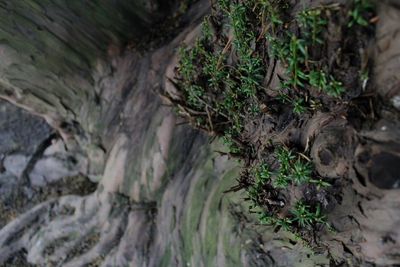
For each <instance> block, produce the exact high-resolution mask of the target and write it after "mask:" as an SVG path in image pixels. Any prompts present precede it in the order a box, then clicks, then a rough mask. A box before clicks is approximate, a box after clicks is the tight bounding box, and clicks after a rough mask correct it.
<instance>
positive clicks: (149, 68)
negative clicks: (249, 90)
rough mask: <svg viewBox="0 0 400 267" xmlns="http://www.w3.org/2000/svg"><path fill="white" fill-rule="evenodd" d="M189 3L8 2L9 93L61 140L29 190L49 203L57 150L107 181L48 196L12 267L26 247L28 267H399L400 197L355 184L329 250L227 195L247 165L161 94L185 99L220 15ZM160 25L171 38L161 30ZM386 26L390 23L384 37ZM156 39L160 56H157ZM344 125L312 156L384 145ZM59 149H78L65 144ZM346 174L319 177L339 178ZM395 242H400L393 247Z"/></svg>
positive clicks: (6, 239) (22, 219) (3, 13)
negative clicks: (190, 51)
mask: <svg viewBox="0 0 400 267" xmlns="http://www.w3.org/2000/svg"><path fill="white" fill-rule="evenodd" d="M178 6H179V5H178V3H177V2H175V1H167V2H165V1H123V0H120V1H106V0H102V1H101V0H98V1H67V0H64V1H61V0H59V1H50V0H46V1H42V0H26V1H6V0H0V98H2V99H5V100H7V101H9V102H11V103H13V104H15V105H17V106H19V107H21V108H23V109H25V110H27V111H29V112H30V113H31V114H35V115H37V116H39V117H41V118H43V119H44V120H45V121H46V122H47V123H48V124H49V125H50V126H51V127H52V128H53V129H54V131H55V132H56V133H57V134H58V136H57V137H52V138H51V139H52V140H53V142H48V143H46V144H47V145H45V148H41V149H40V151H39V153H37V155H36V156H35V157H36V158H37V160H35V161H34V163H35V164H33V165H34V166H31V167H32V168H31V169H28V170H27V171H26V176H27V177H28V178H27V179H28V180H29V181H30V183H28V184H24V185H23V186H25V187H33V188H36V189H35V190H36V191H35V194H40V190H37V188H43V187H51V186H52V184H51V183H47V184H44V185H34V184H32V181H33V180H34V179H33V178H32V177H33V175H32V173H33V171H34V170H35V166H36V162H40V160H39V159H41V158H42V157H44V156H45V153H46V152H45V151H49V150H54V149H56V150H57V149H59V150H57V151H58V152H59V153H61V154H62V155H64V156H63V157H64V158H68V159H69V160H70V158H69V157H73V158H74V161H76V162H75V164H73V166H72V167H71V168H72V169H75V170H76V169H79V171H77V172H76V173H73V174H74V175H78V174H79V175H83V176H85V177H88V178H90V179H91V180H92V181H95V182H96V183H98V186H97V189H96V190H95V191H94V192H92V193H85V194H83V195H77V194H68V195H61V196H58V197H57V198H48V199H45V200H44V199H42V200H41V201H39V202H41V203H38V204H37V205H36V206H33V207H30V208H29V209H27V210H25V211H24V212H23V214H21V215H19V216H18V217H16V218H14V219H12V220H10V221H9V222H8V224H7V225H6V226H4V227H3V228H2V229H1V230H0V263H2V264H5V263H7V262H9V261H10V259H12V258H13V257H16V256H15V255H21V254H18V253H22V254H23V253H25V252H26V253H25V254H26V255H23V256H26V262H25V263H24V264H26V265H27V264H28V263H29V264H34V265H36V266H74V267H75V266H318V265H320V266H328V265H329V261H330V259H329V257H328V256H330V257H331V258H332V257H333V258H334V259H335V260H337V262H340V261H342V260H343V259H344V258H346V257H347V256H348V257H349V261H351V260H352V259H353V258H354V257H356V258H357V259H359V258H364V259H365V258H367V257H368V260H367V261H369V262H372V263H377V264H392V263H393V264H396V263H399V258H398V252H396V249H397V248H398V244H399V242H400V241H399V240H398V238H399V236H400V234H398V231H397V230H396V228H395V226H394V225H395V224H396V223H397V222H398V221H400V219H399V216H398V202H399V197H398V195H397V194H396V193H398V192H396V191H394V190H393V191H392V190H388V191H382V190H381V189H379V188H376V187H375V186H373V185H369V187H367V189H365V186H362V185H360V184H357V185H355V186H349V187H348V189H346V190H347V191H345V193H344V201H343V204H342V205H338V207H337V208H336V209H335V210H334V211H333V213H332V214H331V215H330V216H331V219H332V220H333V221H334V220H336V219H337V218H341V219H340V222H342V224H343V227H342V228H340V224H338V226H337V228H338V233H337V235H334V236H332V235H327V236H328V237H327V238H326V243H327V246H328V247H329V246H331V247H332V249H331V250H330V251H327V252H325V253H320V254H312V251H311V250H310V249H309V248H308V247H307V246H306V245H305V244H303V243H302V242H300V241H296V240H295V239H294V237H293V235H291V234H289V233H284V232H279V233H274V232H273V229H270V228H268V227H266V226H260V225H258V224H257V223H256V218H255V216H254V215H253V214H249V212H248V206H247V205H248V204H246V203H245V202H244V201H243V199H244V198H245V193H244V192H238V193H235V194H232V193H230V194H224V193H223V192H224V191H226V190H227V189H229V188H230V187H231V186H233V185H234V184H235V180H236V177H237V176H238V174H239V168H238V166H237V164H236V163H235V162H233V161H231V160H229V159H228V157H227V156H219V155H216V153H213V151H214V150H219V148H220V145H219V144H218V143H217V142H214V143H213V144H208V140H207V138H206V136H204V135H203V134H201V133H198V132H196V131H194V130H192V129H191V128H190V127H189V126H187V125H183V126H182V125H179V126H177V125H178V124H181V122H182V121H181V119H179V118H177V117H176V116H175V114H174V113H173V111H172V109H171V108H170V107H167V106H166V105H164V104H163V102H162V100H161V98H160V97H159V94H158V93H159V92H160V91H161V90H169V91H172V90H173V88H172V86H171V84H170V83H169V82H168V81H169V79H168V78H172V75H173V68H174V66H175V64H176V62H177V59H176V48H177V47H178V46H179V44H180V43H181V42H182V41H185V42H188V43H190V42H191V41H193V38H194V37H195V36H196V35H198V34H199V24H200V22H201V20H202V18H203V16H204V15H206V14H207V13H208V12H209V11H210V6H209V2H208V1H206V0H204V1H203V0H202V1H198V2H197V3H196V4H194V5H193V6H192V8H191V9H190V10H186V11H185V13H184V14H183V15H182V17H180V18H179V19H178V18H174V14H178V13H179V11H178V10H177V8H178ZM380 8H381V9H380V10H381V12H383V13H380V14H384V12H395V13H396V15H398V14H397V13H398V12H399V11H398V9H395V8H394V7H392V6H386V4H381V6H380ZM385 17H386V16H385ZM388 17H390V16H388ZM169 23H171V24H172V25H173V24H174V23H176V24H177V25H178V26H177V29H176V28H172V29H170V28H168V27H167V25H165V24H169ZM163 24H164V25H163ZM160 25H161V26H160ZM163 26H164V28H163ZM393 27H394V28H393V31H394V30H395V29H398V25H397V26H395V25H393ZM154 29H156V30H154ZM157 29H158V30H159V31H161V30H165V32H163V33H162V34H161V35H157V33H155V32H156V31H157ZM382 31H384V30H383V29H381V28H379V27H378V33H377V35H378V36H379V34H383V33H382ZM171 35H172V36H173V37H171ZM154 36H164V37H165V38H164V42H162V41H159V42H150V41H151V40H153V39H154V38H155V37H154ZM397 39H398V38H397ZM397 39H395V40H396V41H397ZM143 42H146V44H148V46H150V47H151V49H143V47H141V46H140V44H143ZM146 44H145V45H146ZM381 56H382V55H381V54H379V53H378V54H377V56H376V61H378V62H379V60H380V57H381ZM385 64H386V63H385V61H383V63H381V64H380V65H379V68H377V69H376V70H377V74H376V75H377V77H378V78H377V79H378V85H379V84H380V83H379V81H381V82H382V81H383V80H385V79H386V78H385V77H386V76H385V75H386V72H385V66H387V65H385ZM392 73H393V72H392ZM379 79H381V80H379ZM393 79H397V76H396V77H395V78H393ZM396 81H397V80H396ZM382 83H383V82H382ZM393 84H396V83H393ZM393 86H394V85H393ZM385 88H386V87H385ZM396 88H397V87H396ZM393 90H394V89H393ZM395 95H396V94H394V95H390V99H393V97H394V96H395ZM390 99H389V100H386V101H390ZM393 101H395V100H392V102H393ZM340 126H341V125H340ZM313 127H314V126H313ZM311 128H312V127H311V126H310V129H311ZM338 128H340V127H334V129H333V133H332V135H333V136H337V138H336V139H335V138H331V139H329V138H323V142H321V143H319V141H318V138H316V140H315V142H314V143H313V148H312V153H316V154H318V152H319V151H320V150H321V149H324V148H326V147H328V146H330V147H332V146H335V145H337V143H339V142H342V141H343V140H345V139H344V138H347V137H348V138H349V140H345V141H349V147H348V149H354V150H356V148H357V155H361V154H362V152H363V151H365V150H367V149H370V148H371V147H373V146H372V145H370V146H368V145H365V146H357V147H356V144H353V143H351V142H352V140H353V139H352V138H353V137H354V134H355V133H354V132H351V133H349V131H351V130H349V129H347V128H346V130H344V131H343V132H340V133H338ZM27 130H29V129H27ZM393 132H395V131H391V133H393ZM368 133H370V131H367V132H365V134H366V135H368ZM323 134H324V135H329V134H330V132H329V131H327V132H324V133H323ZM320 136H322V134H321V135H320ZM375 137H376V135H374V138H375ZM385 138H386V139H385ZM395 138H397V137H393V136H389V137H388V136H384V137H382V139H381V141H382V140H386V141H388V142H392V141H393V140H394V139H395ZM326 140H328V141H326ZM56 141H57V142H56ZM394 141H396V142H397V141H398V140H397V139H395V140H394ZM329 142H331V143H329ZM377 142H378V141H376V140H372V141H371V143H373V144H376V143H377ZM59 143H62V145H61V147H64V146H65V147H66V149H65V150H62V149H60V148H57V146H56V145H57V144H59ZM353 145H354V147H353ZM321 147H322V148H321ZM379 149H382V148H381V147H377V148H376V150H374V152H375V151H379ZM385 151H387V150H385ZM48 153H50V152H48ZM368 153H369V154H371V153H372V152H370V151H368ZM396 153H397V152H396ZM372 154H373V153H372ZM394 154H395V153H394ZM315 158H318V155H315ZM344 161H346V162H349V161H351V159H349V158H346V159H344ZM335 168H336V166H331V167H330V169H323V168H322V167H321V169H319V170H318V171H319V172H321V173H323V172H326V173H327V175H329V172H331V171H332V170H335ZM368 168H369V166H361V165H360V166H358V170H357V171H358V172H360V173H361V175H362V176H363V175H364V176H368V174H364V173H363V171H367V172H368V170H369V169H368ZM36 170H37V169H36ZM354 175H355V173H354ZM69 176H73V175H72V174H69ZM71 183H74V180H72V181H71ZM354 188H355V190H354ZM371 188H372V189H371ZM20 197H22V196H20ZM23 197H24V198H26V199H28V200H29V199H34V197H32V196H25V195H24V196H23ZM354 203H358V204H356V205H355V204H354ZM379 205H387V206H389V208H387V209H385V210H384V214H383V215H384V216H393V217H392V220H391V221H390V222H389V223H387V224H380V225H374V224H373V222H374V221H370V220H369V219H365V218H377V217H379V216H383V215H382V214H381V213H380V212H379ZM360 207H361V208H360ZM364 210H366V212H364ZM396 212H397V214H396ZM349 214H352V216H353V218H351V217H348V216H349ZM364 217H365V218H364ZM376 221H379V220H376ZM376 221H375V222H376ZM390 231H391V232H390ZM389 232H390V233H389ZM388 233H389V234H388ZM385 234H388V235H389V237H388V238H389V239H388V240H389V241H388V242H386V243H385V245H384V246H380V243H379V242H381V241H380V240H378V239H379V238H380V237H382V236H384V235H385ZM353 238H358V239H357V240H354V239H353ZM390 240H394V241H393V242H394V243H393V242H391V241H390ZM363 242H364V245H363V246H360V244H362V243H363ZM332 244H333V245H332ZM386 246H387V247H388V248H389V249H390V251H387V250H386V251H385V248H387V247H386ZM358 248H360V249H358ZM328 252H329V254H330V255H328ZM396 253H397V254H396ZM350 254H352V255H350ZM365 262H366V261H365Z"/></svg>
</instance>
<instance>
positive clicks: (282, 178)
mask: <svg viewBox="0 0 400 267" xmlns="http://www.w3.org/2000/svg"><path fill="white" fill-rule="evenodd" d="M289 181H290V179H289V177H288V176H287V175H286V174H284V173H282V172H279V173H278V175H277V176H276V177H275V179H274V181H273V186H274V188H277V189H285V188H287V187H288V186H289Z"/></svg>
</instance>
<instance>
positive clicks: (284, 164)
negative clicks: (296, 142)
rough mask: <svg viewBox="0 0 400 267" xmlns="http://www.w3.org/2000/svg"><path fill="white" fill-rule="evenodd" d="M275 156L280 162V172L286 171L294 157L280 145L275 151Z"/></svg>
mask: <svg viewBox="0 0 400 267" xmlns="http://www.w3.org/2000/svg"><path fill="white" fill-rule="evenodd" d="M275 156H276V158H277V159H278V161H279V163H280V169H281V170H282V172H284V173H288V171H289V169H290V167H291V162H292V161H293V160H294V159H295V158H296V156H295V155H294V153H293V152H292V151H291V150H289V149H287V148H285V147H280V148H278V149H277V151H276V152H275Z"/></svg>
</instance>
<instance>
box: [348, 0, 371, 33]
mask: <svg viewBox="0 0 400 267" xmlns="http://www.w3.org/2000/svg"><path fill="white" fill-rule="evenodd" d="M372 9H373V5H372V4H371V2H370V1H369V0H354V3H353V9H352V10H350V12H349V19H350V21H349V23H348V27H352V26H354V25H356V24H357V25H360V26H364V27H366V26H368V21H367V20H366V19H365V18H364V15H365V13H368V12H370V11H371V10H372Z"/></svg>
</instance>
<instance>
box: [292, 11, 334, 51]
mask: <svg viewBox="0 0 400 267" xmlns="http://www.w3.org/2000/svg"><path fill="white" fill-rule="evenodd" d="M321 12H322V11H321V9H309V10H304V11H302V12H300V13H299V15H298V16H297V20H298V22H299V24H300V26H301V27H302V30H303V35H304V38H305V39H306V40H311V42H310V43H311V45H316V44H323V40H322V38H321V34H322V32H323V30H324V29H325V26H326V25H327V24H328V21H327V20H326V19H323V18H322V16H321Z"/></svg>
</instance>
